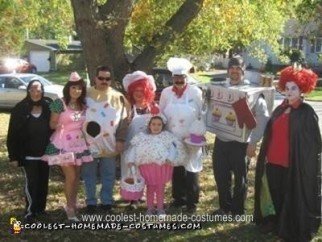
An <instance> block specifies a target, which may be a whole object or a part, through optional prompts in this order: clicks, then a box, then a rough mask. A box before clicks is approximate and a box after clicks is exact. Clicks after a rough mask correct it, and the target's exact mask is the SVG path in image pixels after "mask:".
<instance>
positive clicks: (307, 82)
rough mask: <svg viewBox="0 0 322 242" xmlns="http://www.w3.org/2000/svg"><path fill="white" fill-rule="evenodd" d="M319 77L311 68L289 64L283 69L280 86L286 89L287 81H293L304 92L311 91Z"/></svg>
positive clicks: (281, 88)
mask: <svg viewBox="0 0 322 242" xmlns="http://www.w3.org/2000/svg"><path fill="white" fill-rule="evenodd" d="M317 79H318V76H317V75H316V74H315V73H314V72H313V71H312V70H310V69H306V68H302V69H298V68H296V67H293V66H288V67H286V68H284V69H283V70H282V71H281V76H280V80H279V82H278V86H279V88H280V90H282V91H284V90H285V85H286V83H287V82H291V81H293V82H295V83H296V85H297V86H298V87H299V89H300V90H301V92H302V93H309V92H311V91H312V90H313V89H314V88H315V85H316V81H317Z"/></svg>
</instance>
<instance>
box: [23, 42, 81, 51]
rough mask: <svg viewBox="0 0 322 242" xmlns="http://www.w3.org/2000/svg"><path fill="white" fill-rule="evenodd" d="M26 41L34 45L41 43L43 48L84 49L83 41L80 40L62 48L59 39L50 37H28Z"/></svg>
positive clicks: (59, 49) (60, 49)
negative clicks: (50, 38)
mask: <svg viewBox="0 0 322 242" xmlns="http://www.w3.org/2000/svg"><path fill="white" fill-rule="evenodd" d="M26 42H29V43H31V44H34V45H39V46H41V47H43V48H46V49H48V50H52V51H82V45H81V42H80V41H78V40H74V41H71V42H70V43H68V45H67V48H66V49H65V48H61V47H60V46H59V42H58V40H48V39H27V40H26Z"/></svg>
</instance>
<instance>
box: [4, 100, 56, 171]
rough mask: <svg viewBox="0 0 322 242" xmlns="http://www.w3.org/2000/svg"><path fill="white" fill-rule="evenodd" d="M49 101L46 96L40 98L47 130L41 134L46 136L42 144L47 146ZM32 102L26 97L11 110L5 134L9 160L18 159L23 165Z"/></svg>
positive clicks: (49, 131) (20, 164)
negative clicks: (6, 133)
mask: <svg viewBox="0 0 322 242" xmlns="http://www.w3.org/2000/svg"><path fill="white" fill-rule="evenodd" d="M49 104H50V101H49V100H48V99H46V98H42V99H41V104H40V105H41V106H42V115H43V117H44V122H46V125H47V127H48V129H47V132H46V133H44V134H43V135H44V136H45V137H46V138H45V140H46V142H45V143H44V144H43V145H44V147H46V146H47V144H48V142H49V137H50V134H51V132H52V131H51V130H50V127H49V120H50V110H49ZM31 110H32V104H31V102H30V100H29V99H28V98H25V99H23V100H22V101H21V102H19V103H18V104H17V105H16V106H15V107H14V108H13V109H12V111H11V116H10V122H9V129H8V135H7V149H8V155H9V160H10V161H15V160H16V161H18V162H19V166H22V165H23V162H24V158H25V156H26V155H27V154H26V148H27V147H26V144H28V142H29V141H28V130H27V126H28V121H29V119H30V117H31V114H30V112H31Z"/></svg>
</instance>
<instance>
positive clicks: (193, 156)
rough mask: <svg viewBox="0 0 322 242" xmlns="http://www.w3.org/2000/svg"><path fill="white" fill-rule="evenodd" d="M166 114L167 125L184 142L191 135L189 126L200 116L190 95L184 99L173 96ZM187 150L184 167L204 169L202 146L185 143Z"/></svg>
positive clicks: (192, 170) (189, 169)
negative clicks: (190, 102) (191, 102)
mask: <svg viewBox="0 0 322 242" xmlns="http://www.w3.org/2000/svg"><path fill="white" fill-rule="evenodd" d="M164 114H165V116H166V117H167V119H168V123H167V127H168V130H169V131H170V132H172V133H173V134H174V135H175V136H177V137H178V138H179V139H180V140H181V141H182V142H183V143H184V141H183V140H184V138H187V137H189V128H190V126H191V124H192V123H193V122H194V121H195V120H196V119H197V118H198V110H196V108H195V107H193V106H191V105H189V96H188V95H186V97H185V98H184V99H182V98H179V99H177V98H174V97H173V96H172V97H171V99H170V101H169V102H168V105H167V106H166V107H165V109H164ZM184 145H185V147H186V150H187V161H186V162H185V164H184V167H185V169H186V170H187V171H190V172H199V171H201V170H202V148H201V147H195V146H190V145H187V144H186V143H184Z"/></svg>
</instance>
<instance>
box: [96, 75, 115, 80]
mask: <svg viewBox="0 0 322 242" xmlns="http://www.w3.org/2000/svg"><path fill="white" fill-rule="evenodd" d="M97 79H98V80H100V81H104V80H105V81H110V80H112V78H111V77H103V76H98V77H97Z"/></svg>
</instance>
